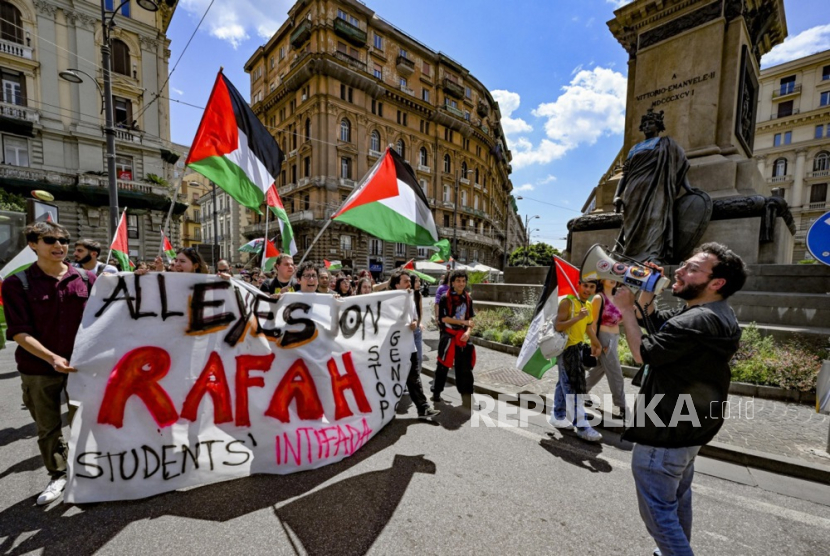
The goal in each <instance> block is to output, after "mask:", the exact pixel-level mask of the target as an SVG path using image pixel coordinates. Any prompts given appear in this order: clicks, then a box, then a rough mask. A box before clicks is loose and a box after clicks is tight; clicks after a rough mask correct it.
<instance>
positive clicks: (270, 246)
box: [262, 239, 280, 272]
mask: <svg viewBox="0 0 830 556" xmlns="http://www.w3.org/2000/svg"><path fill="white" fill-rule="evenodd" d="M279 256H280V252H279V250H278V249H277V246H276V245H274V242H272V241H271V240H270V239H266V240H265V254H264V255H263V256H262V270H264V271H265V272H270V271H272V270H274V263H275V262H277V257H279Z"/></svg>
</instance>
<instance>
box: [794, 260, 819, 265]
mask: <svg viewBox="0 0 830 556" xmlns="http://www.w3.org/2000/svg"><path fill="white" fill-rule="evenodd" d="M798 264H818V261H817V260H815V259H801V260H800V261H798Z"/></svg>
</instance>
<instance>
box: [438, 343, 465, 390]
mask: <svg viewBox="0 0 830 556" xmlns="http://www.w3.org/2000/svg"><path fill="white" fill-rule="evenodd" d="M454 367H455V387H456V388H458V393H459V394H472V393H473V343H472V342H470V343H468V344H467V345H466V347H464V348H463V349H459V348H458V346H456V348H455V363H454ZM449 372H450V369H449V367H445V366H444V365H442V364H441V363H439V362H436V364H435V384H433V386H432V393H433V395H435V396H439V395H441V392H443V391H444V386H445V385H446V383H447V373H449Z"/></svg>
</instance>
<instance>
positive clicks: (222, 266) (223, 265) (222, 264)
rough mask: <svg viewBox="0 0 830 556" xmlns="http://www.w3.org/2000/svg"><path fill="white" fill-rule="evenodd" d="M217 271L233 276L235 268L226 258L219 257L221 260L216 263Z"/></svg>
mask: <svg viewBox="0 0 830 556" xmlns="http://www.w3.org/2000/svg"><path fill="white" fill-rule="evenodd" d="M216 272H217V273H218V274H227V275H229V276H233V270H232V269H231V265H230V263H229V262H228V261H226V260H225V259H219V262H217V263H216Z"/></svg>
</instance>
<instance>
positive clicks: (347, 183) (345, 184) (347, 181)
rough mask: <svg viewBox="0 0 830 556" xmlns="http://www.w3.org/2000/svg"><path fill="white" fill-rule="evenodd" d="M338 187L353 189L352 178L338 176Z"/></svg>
mask: <svg viewBox="0 0 830 556" xmlns="http://www.w3.org/2000/svg"><path fill="white" fill-rule="evenodd" d="M340 187H345V188H346V189H354V180H350V179H346V178H340Z"/></svg>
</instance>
